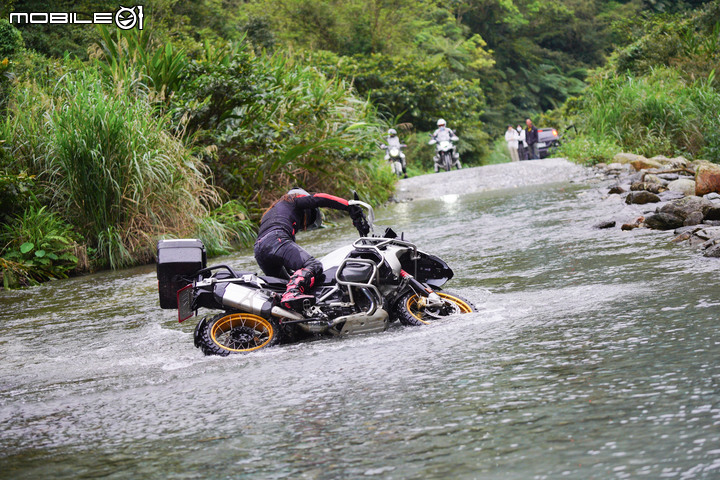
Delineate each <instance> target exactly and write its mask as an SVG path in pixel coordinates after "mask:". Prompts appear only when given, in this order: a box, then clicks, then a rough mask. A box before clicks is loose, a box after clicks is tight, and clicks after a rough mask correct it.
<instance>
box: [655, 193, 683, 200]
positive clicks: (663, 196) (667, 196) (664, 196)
mask: <svg viewBox="0 0 720 480" xmlns="http://www.w3.org/2000/svg"><path fill="white" fill-rule="evenodd" d="M658 196H659V197H660V200H661V201H663V202H670V201H672V200H680V199H681V198H685V194H684V193H683V192H671V191H670V190H666V191H664V192H661V193H660V194H658Z"/></svg>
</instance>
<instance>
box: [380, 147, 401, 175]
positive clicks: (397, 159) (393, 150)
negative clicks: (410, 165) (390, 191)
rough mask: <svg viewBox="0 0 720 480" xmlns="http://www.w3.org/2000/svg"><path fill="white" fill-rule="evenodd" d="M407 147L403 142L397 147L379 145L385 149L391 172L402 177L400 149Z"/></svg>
mask: <svg viewBox="0 0 720 480" xmlns="http://www.w3.org/2000/svg"><path fill="white" fill-rule="evenodd" d="M405 147H407V145H405V144H401V145H400V146H398V147H390V146H388V145H380V148H382V149H383V150H387V156H388V161H389V162H390V165H391V166H392V172H393V173H394V174H395V175H397V176H398V177H402V176H403V175H404V172H403V158H402V155H401V154H400V150H401V149H403V148H405Z"/></svg>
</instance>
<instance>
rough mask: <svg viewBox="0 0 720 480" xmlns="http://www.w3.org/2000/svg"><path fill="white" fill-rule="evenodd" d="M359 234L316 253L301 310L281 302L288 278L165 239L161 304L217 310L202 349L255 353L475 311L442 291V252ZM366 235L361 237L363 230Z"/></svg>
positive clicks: (200, 338)
mask: <svg viewBox="0 0 720 480" xmlns="http://www.w3.org/2000/svg"><path fill="white" fill-rule="evenodd" d="M350 204H351V205H359V206H361V207H363V208H365V209H367V211H368V215H367V219H368V224H369V225H370V228H371V232H372V233H371V235H370V236H368V237H361V238H359V239H357V240H355V241H354V242H353V243H352V244H351V245H347V246H344V247H341V248H338V249H337V250H335V251H333V252H331V253H330V254H328V255H327V256H325V257H324V258H322V259H320V261H321V262H322V265H323V274H322V275H321V276H320V277H319V278H316V281H315V286H314V288H313V290H311V291H310V293H311V294H313V295H314V297H315V302H306V304H305V305H304V306H303V307H302V311H293V310H288V309H285V308H283V307H282V306H281V305H280V302H279V300H280V297H281V296H282V294H283V293H284V292H285V288H286V285H287V280H286V279H281V278H274V277H268V276H261V275H256V274H255V273H249V272H236V271H235V270H234V269H233V268H231V267H230V266H228V265H215V266H211V267H208V266H207V259H206V254H205V247H204V246H203V244H202V242H201V241H200V240H197V239H180V240H161V241H160V242H159V243H158V260H157V277H158V290H159V296H160V306H161V308H165V309H177V310H178V320H179V321H180V322H183V321H185V320H187V319H188V318H190V317H192V316H194V315H197V311H198V309H200V308H207V309H213V310H220V311H221V313H216V314H210V315H206V316H204V317H202V318H201V319H200V321H199V322H198V324H197V326H196V327H195V332H194V342H195V346H196V347H198V348H200V349H201V350H202V352H203V353H204V354H205V355H222V356H225V355H229V354H231V353H245V352H252V351H255V350H258V349H261V348H266V347H270V346H273V345H275V344H277V343H280V342H282V343H286V342H294V341H298V340H302V339H305V338H309V337H315V336H342V335H351V334H358V333H369V332H379V331H383V330H385V329H387V328H388V326H389V325H390V324H391V323H393V322H395V321H399V322H400V323H401V324H403V325H423V324H429V323H432V322H434V321H436V320H439V319H442V318H444V317H448V316H450V315H456V314H465V313H470V312H475V311H477V310H476V309H475V307H474V306H473V304H472V303H471V302H470V301H468V300H466V299H464V298H463V297H461V296H460V295H457V294H455V293H451V292H447V291H443V290H441V289H440V287H442V286H443V285H444V284H445V283H446V282H447V281H448V280H450V279H451V278H452V277H453V271H452V269H451V268H450V267H449V266H448V265H447V264H446V263H445V262H444V261H442V260H441V259H440V258H438V257H436V256H434V255H430V254H428V253H425V252H422V251H420V250H418V248H417V246H416V245H415V244H414V243H412V242H409V241H407V240H404V239H403V236H402V235H401V236H400V238H398V235H397V234H396V233H395V232H394V231H393V230H392V229H391V228H387V229H386V230H385V232H384V234H383V235H382V236H377V235H375V234H374V228H375V227H374V213H373V209H372V207H371V206H370V205H368V204H366V203H364V202H361V201H358V200H351V201H350ZM361 235H362V234H361Z"/></svg>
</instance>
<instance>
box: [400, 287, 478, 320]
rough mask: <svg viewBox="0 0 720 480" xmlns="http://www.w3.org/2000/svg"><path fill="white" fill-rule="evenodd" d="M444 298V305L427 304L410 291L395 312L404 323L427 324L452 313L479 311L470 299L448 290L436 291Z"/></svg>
mask: <svg viewBox="0 0 720 480" xmlns="http://www.w3.org/2000/svg"><path fill="white" fill-rule="evenodd" d="M436 293H437V294H438V295H440V298H441V299H442V301H443V302H442V305H439V306H429V305H425V304H424V302H423V300H424V298H423V297H421V296H419V295H418V294H416V293H415V292H410V293H408V294H405V295H404V296H403V297H402V298H400V300H399V301H398V303H397V307H396V308H395V314H396V316H397V318H398V319H399V320H400V323H402V324H403V325H427V324H429V323H432V322H434V321H435V320H439V319H441V318H444V317H448V316H450V315H458V314H463V313H471V312H477V308H475V305H473V304H472V303H471V302H470V301H469V300H466V299H465V298H463V297H461V296H460V295H457V294H455V293H448V292H436Z"/></svg>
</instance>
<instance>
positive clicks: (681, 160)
mask: <svg viewBox="0 0 720 480" xmlns="http://www.w3.org/2000/svg"><path fill="white" fill-rule="evenodd" d="M670 165H671V166H672V167H673V168H687V167H688V165H690V162H688V159H687V158H685V157H675V158H671V159H670Z"/></svg>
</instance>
